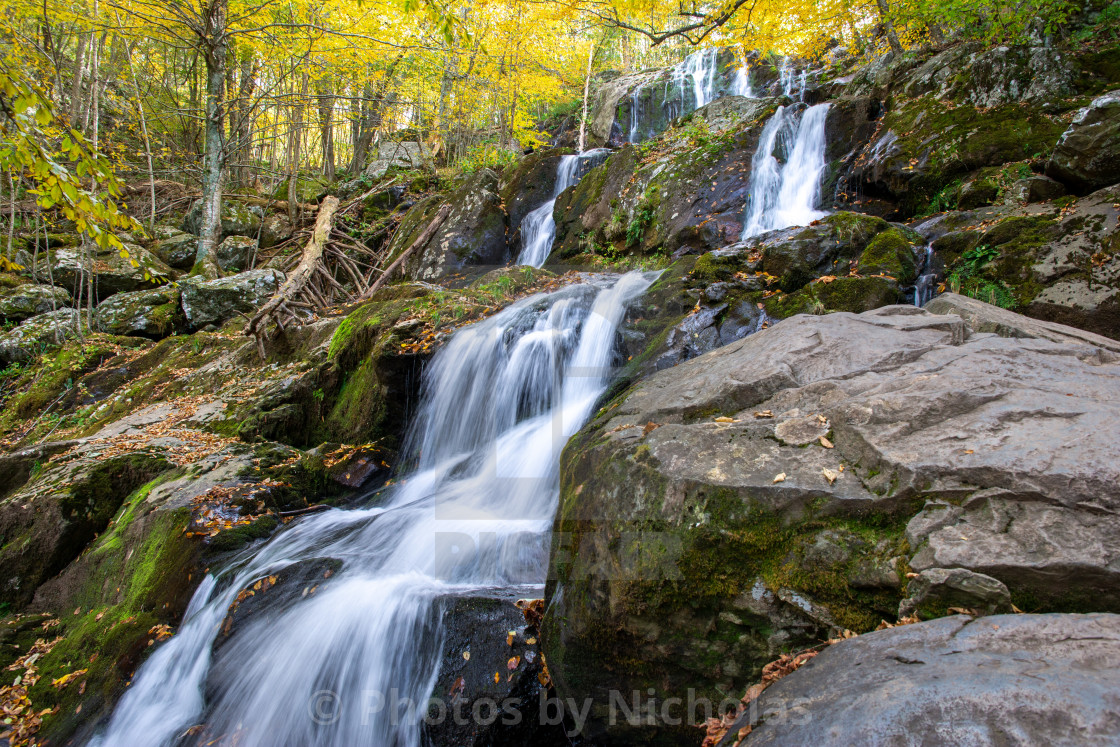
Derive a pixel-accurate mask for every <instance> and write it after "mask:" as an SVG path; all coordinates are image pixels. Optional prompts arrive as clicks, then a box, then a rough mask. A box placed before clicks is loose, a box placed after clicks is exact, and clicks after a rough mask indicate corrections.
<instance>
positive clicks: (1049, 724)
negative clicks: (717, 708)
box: [720, 614, 1120, 747]
mask: <svg viewBox="0 0 1120 747" xmlns="http://www.w3.org/2000/svg"><path fill="white" fill-rule="evenodd" d="M1118 691H1120V617H1118V616H1116V615H1056V614H1051V615H1000V616H997V617H984V618H979V619H973V618H970V617H966V616H956V617H947V618H943V619H940V620H934V621H931V622H924V623H920V624H917V625H906V626H902V627H896V628H892V629H890V630H882V631H879V632H877V633H870V634H868V635H862V636H859V637H857V638H853V639H851V640H847V641H841V642H839V643H837V644H834V645H832V646H829V647H828V648H827V649H825V650H824V651H822V652H821V653H820V654H818V655H817V656H816V657H814V658H813V659H812V660H811V661H809V663H808V664H806V665H805V666H802V667H801V668H800V669H798V670H797V671H796V672H794V673H792V674H790V675H787V676H786V677H784V678H782V679H780V680H778V682H777V683H776V684H774V685H772V686H771V687H769V688H767V689H766V690H765V691H764V692H763V693H762V695H761V696H759V698H757V699H756V700H755V701H754V702H753V703H751V705H750V707H749V708H748V709H747V710H746V711H744V713H743V714H742V716H741V717H740V718H739V720H738V721H737V722H736V723H735V724H734V725H733V726H732V728H731V729H729V736H728V738H727V739H725V740H724V741H722V742H721V743H720V744H721V747H722V745H730V744H732V743H733V742H734V741H735V738H736V736H735V735H736V734H737V733H738V731H739V729H741V728H744V727H747V726H750V727H751V730H750V734H749V735H748V736H747V737H746V739H745V740H744V741H743V742H742V744H743V745H744V747H756V745H807V744H820V745H825V744H852V745H854V744H922V743H926V741H932V742H935V743H937V744H960V745H965V744H968V745H973V744H976V745H979V744H1008V745H1023V746H1024V747H1025V745H1032V744H1048V745H1063V746H1064V747H1076V746H1077V745H1085V744H1109V743H1112V742H1114V741H1115V739H1116V727H1117V712H1118V710H1120V699H1118V697H1117V692H1118Z"/></svg>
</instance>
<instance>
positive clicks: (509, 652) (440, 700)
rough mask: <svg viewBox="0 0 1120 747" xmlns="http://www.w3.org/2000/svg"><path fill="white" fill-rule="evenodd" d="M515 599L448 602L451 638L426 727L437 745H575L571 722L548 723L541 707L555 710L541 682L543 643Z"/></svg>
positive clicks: (453, 599)
mask: <svg viewBox="0 0 1120 747" xmlns="http://www.w3.org/2000/svg"><path fill="white" fill-rule="evenodd" d="M515 601H516V597H514V596H511V595H504V596H482V595H478V596H470V597H453V596H449V597H446V598H445V599H443V600H442V603H441V607H442V608H443V619H444V621H445V625H446V634H445V636H446V637H445V640H444V644H443V651H442V655H441V660H440V665H439V677H438V679H437V680H436V687H435V691H434V692H433V693H432V700H431V701H429V703H428V723H427V726H426V732H427V736H428V737H429V738H430V739H431V741H432V743H433V744H455V745H464V746H466V747H472V746H475V747H483V745H496V746H501V747H506V746H508V747H514V745H524V744H534V745H537V744H539V745H545V746H546V747H552V746H553V745H555V747H563V746H564V745H568V744H570V741H569V738H568V737H567V736H565V732H566V731H568V730H570V731H571V734H572V735H573V736H574V735H575V734H576V730H575V729H574V728H573V727H574V725H573V724H572V723H571V721H570V720H568V722H567V723H553V724H549V723H548V721H547V719H542V708H545V709H547V708H550V707H553V706H552V704H550V703H549V698H550V693H549V691H548V689H547V688H545V687H543V686H542V684H541V680H542V679H544V674H543V673H544V669H543V664H544V660H543V659H542V657H541V654H540V642H539V640H538V634H537V631H536V630H535V629H534V628H531V627H529V626H527V625H526V623H525V618H524V616H523V615H522V613H521V611H520V610H519V609H518V608H517V607H515V606H514V602H515ZM511 633H512V636H511V635H510V634H511ZM495 675H497V676H495ZM545 714H546V715H548V716H551V715H553V714H556V715H558V716H562V715H563V711H555V710H553V711H551V712H549V711H546V712H545ZM557 720H559V719H557ZM514 722H516V723H514Z"/></svg>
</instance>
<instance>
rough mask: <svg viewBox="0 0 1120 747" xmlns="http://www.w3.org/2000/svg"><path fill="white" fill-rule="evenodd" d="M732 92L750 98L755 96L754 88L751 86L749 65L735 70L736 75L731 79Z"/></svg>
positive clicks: (733, 94) (734, 94)
mask: <svg viewBox="0 0 1120 747" xmlns="http://www.w3.org/2000/svg"><path fill="white" fill-rule="evenodd" d="M730 93H731V95H732V96H743V97H745V98H748V99H753V98H754V89H753V88H752V87H751V74H750V71H749V70H747V66H746V65H744V66H743V67H741V68H739V69H738V70H736V71H735V77H734V78H732V79H731V89H730Z"/></svg>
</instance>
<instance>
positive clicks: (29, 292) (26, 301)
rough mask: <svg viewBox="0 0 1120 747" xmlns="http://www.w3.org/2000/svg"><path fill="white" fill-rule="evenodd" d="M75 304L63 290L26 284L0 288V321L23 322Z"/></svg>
mask: <svg viewBox="0 0 1120 747" xmlns="http://www.w3.org/2000/svg"><path fill="white" fill-rule="evenodd" d="M73 303H74V301H73V299H71V298H70V294H69V293H67V292H66V291H65V290H63V289H62V288H57V287H51V286H49V285H36V284H35V283H24V284H22V285H17V286H16V287H14V288H0V319H3V320H5V321H9V322H22V321H23V320H24V319H28V318H30V317H33V316H36V315H38V314H46V313H47V312H49V311H56V310H58V309H60V308H65V307H68V306H70V305H72V304H73Z"/></svg>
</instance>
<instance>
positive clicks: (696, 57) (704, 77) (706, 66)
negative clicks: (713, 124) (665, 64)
mask: <svg viewBox="0 0 1120 747" xmlns="http://www.w3.org/2000/svg"><path fill="white" fill-rule="evenodd" d="M718 56H719V50H718V49H715V48H712V49H704V50H701V51H699V52H693V53H692V54H690V55H689V56H688V57H685V58H684V60H683V61H682V62H679V63H677V64H676V65H675V66H673V71H672V74H671V76H670V81H671V82H672V83H673V84H675V85H676V87H677V89H678V90H679V91H680V92H681V110H680V112H678V113H677V115H676V116H678V117H679V116H682V115H684V114H687V113H689V112H691V111H696V110H697V109H699V108H700V107H702V106H706V105H707V104H709V103H711V101H712V99H713V98H715V83H716V64H717V62H718ZM689 88H691V89H692V96H691V98H690V97H689V96H688V89H689Z"/></svg>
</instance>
